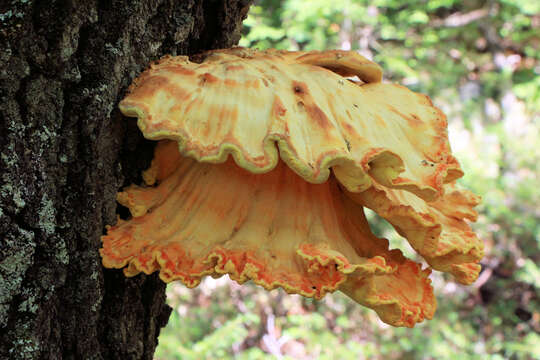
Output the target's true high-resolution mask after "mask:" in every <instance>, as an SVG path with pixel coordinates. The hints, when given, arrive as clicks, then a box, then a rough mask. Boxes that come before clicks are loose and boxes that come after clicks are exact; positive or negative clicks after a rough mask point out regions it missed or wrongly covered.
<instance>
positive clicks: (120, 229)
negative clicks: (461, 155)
mask: <svg viewBox="0 0 540 360" xmlns="http://www.w3.org/2000/svg"><path fill="white" fill-rule="evenodd" d="M346 76H347V77H351V76H356V77H357V78H358V80H350V79H348V78H346ZM381 77H382V72H381V69H380V67H379V66H378V65H376V64H375V63H373V62H371V61H369V60H367V59H365V58H363V57H362V56H360V55H358V54H357V53H355V52H347V51H335V50H334V51H327V52H285V51H277V50H268V51H255V50H249V49H243V48H234V49H225V50H216V51H212V52H207V53H204V54H201V55H199V56H195V57H194V58H193V59H192V61H190V60H189V59H188V58H187V57H165V58H163V59H162V60H160V61H159V62H158V63H156V64H153V65H152V66H151V67H150V69H148V70H147V71H145V72H144V73H143V74H142V75H141V76H140V77H139V78H138V79H137V80H136V81H135V82H134V84H133V85H132V86H131V88H130V94H129V95H128V96H127V97H126V98H125V99H124V100H123V101H122V102H121V103H120V109H121V111H122V112H123V113H124V114H125V115H127V116H134V117H137V118H138V125H139V128H140V129H141V131H142V132H143V134H144V136H145V137H147V138H149V139H154V140H162V141H160V142H159V143H158V145H157V147H156V150H155V155H154V159H153V161H152V165H151V167H150V169H148V170H147V171H146V172H145V173H144V174H143V179H144V181H145V183H146V185H143V186H137V185H131V186H129V187H127V188H126V189H124V191H122V192H120V193H119V194H118V201H119V202H120V203H121V204H122V205H125V206H127V207H128V208H129V209H130V211H131V214H132V216H133V218H132V219H130V220H127V221H123V220H119V222H118V223H117V225H115V226H112V227H109V228H108V232H107V235H105V236H104V237H103V239H102V240H103V248H102V249H101V255H102V258H103V264H104V266H106V267H113V268H122V267H126V266H127V267H126V268H125V270H124V271H125V273H126V275H128V276H132V275H136V274H138V273H139V272H141V271H142V272H144V273H147V274H150V273H152V272H154V271H159V272H160V277H161V278H162V279H163V280H164V281H172V280H181V281H182V282H183V283H184V284H186V285H187V286H191V287H192V286H196V285H197V284H199V282H200V280H201V278H202V277H204V276H206V275H211V276H220V275H222V274H229V275H230V277H231V278H232V279H233V280H236V281H238V282H240V283H242V282H245V281H247V280H253V281H254V282H255V283H257V284H259V285H261V286H263V287H265V288H266V289H273V288H275V287H278V286H279V287H282V288H284V289H285V290H286V291H287V292H290V293H298V294H301V295H304V296H309V297H315V298H318V299H320V298H322V297H323V296H324V295H325V294H326V293H328V292H333V291H335V290H341V291H343V292H344V293H346V294H347V295H349V296H350V297H351V298H353V299H354V300H355V301H357V302H358V303H360V304H363V305H365V306H368V307H371V308H373V309H374V310H375V311H377V313H378V314H379V316H380V317H381V319H382V320H383V321H385V322H387V323H389V324H392V325H395V326H414V324H415V323H416V322H419V321H422V320H423V319H425V318H431V317H432V316H433V313H434V311H435V307H436V304H435V298H434V296H433V291H432V288H431V285H430V280H429V279H428V275H429V273H430V269H424V270H423V269H422V266H421V265H420V264H417V263H415V262H413V261H411V260H408V259H406V258H405V257H404V256H403V255H402V253H401V252H400V251H399V250H389V249H388V241H387V240H385V239H380V238H377V237H375V236H374V235H373V234H372V233H371V231H370V229H369V225H368V223H367V221H366V219H365V216H364V212H363V206H366V207H369V208H371V209H373V210H374V211H376V212H378V213H379V214H380V215H381V216H382V217H384V218H386V219H387V220H388V221H389V222H390V223H391V224H392V225H394V227H395V228H396V229H397V230H398V232H399V233H400V234H401V235H402V236H404V237H406V238H407V240H408V241H409V242H410V243H411V245H412V246H413V248H414V249H415V250H416V251H417V252H418V253H419V254H420V255H422V256H423V257H424V258H425V259H426V261H427V262H428V264H429V265H430V266H431V267H433V268H434V269H436V270H440V271H446V272H449V273H452V274H453V275H454V276H455V277H456V278H457V280H458V281H460V282H462V283H471V282H472V281H474V280H475V278H476V277H477V275H478V271H479V265H478V261H479V259H480V258H481V256H482V244H481V242H480V241H479V240H478V238H477V237H476V236H475V235H474V233H472V231H471V230H470V227H469V225H468V224H467V223H466V221H465V220H464V219H468V220H471V221H474V220H475V218H476V213H475V212H474V210H473V207H474V205H476V204H477V202H478V198H477V197H476V196H474V195H472V194H471V193H469V192H467V191H464V190H459V189H457V188H456V186H455V184H454V183H455V180H456V179H457V178H459V177H461V176H462V175H463V172H462V171H461V169H460V167H459V164H458V162H457V160H456V159H455V158H454V157H453V156H452V155H451V151H450V146H449V143H448V136H447V133H446V131H447V130H446V127H447V124H446V119H445V116H444V114H443V113H442V112H441V111H440V110H439V109H437V108H436V107H434V106H433V104H432V103H431V101H430V100H429V98H428V97H427V96H425V95H420V94H416V93H414V92H412V91H410V90H408V89H407V88H405V87H402V86H399V85H394V84H384V83H381V82H380V80H381ZM229 154H230V155H231V157H229V156H228V155H229ZM331 174H333V175H334V176H330V175H331Z"/></svg>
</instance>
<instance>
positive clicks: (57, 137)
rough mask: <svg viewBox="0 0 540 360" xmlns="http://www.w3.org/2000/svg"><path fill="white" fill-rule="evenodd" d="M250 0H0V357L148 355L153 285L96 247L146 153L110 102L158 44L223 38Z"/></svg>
mask: <svg viewBox="0 0 540 360" xmlns="http://www.w3.org/2000/svg"><path fill="white" fill-rule="evenodd" d="M248 6H249V1H244V0H226V1H215V0H204V1H198V0H186V1H175V0H155V1H150V0H137V1H97V0H94V1H91V0H63V1H60V0H54V1H30V0H26V1H25V0H21V1H10V2H8V1H6V2H0V48H1V51H0V134H1V135H0V169H1V171H0V358H9V359H60V358H67V359H71V358H73V359H102V358H106V359H108V358H111V359H115V358H120V359H151V358H152V354H153V352H154V350H155V346H156V344H157V336H158V334H159V329H160V328H161V327H162V326H164V325H165V324H166V322H167V319H168V316H169V312H170V308H168V306H167V305H166V304H165V295H164V289H165V285H164V284H163V283H162V282H161V281H160V280H159V279H158V278H157V277H156V276H155V275H152V276H144V275H141V276H138V277H135V278H132V279H126V278H125V277H124V276H123V275H122V273H121V272H120V271H118V270H105V269H103V267H102V266H101V261H100V258H99V254H98V249H99V247H100V236H101V235H102V233H103V229H104V226H105V225H106V224H113V223H114V222H115V221H116V216H117V213H116V212H117V206H116V202H115V194H116V192H117V190H118V189H119V188H120V187H121V186H122V185H123V184H127V183H132V182H136V181H138V180H140V178H139V177H140V171H141V170H142V169H144V168H145V167H147V166H148V164H149V161H150V159H151V156H152V154H151V150H152V144H151V142H148V141H145V140H144V139H143V138H142V136H141V135H140V133H139V131H138V130H137V128H136V126H135V124H134V122H133V121H130V120H129V119H126V118H123V117H122V116H121V115H120V113H119V112H118V110H117V104H118V101H119V100H120V99H121V98H122V96H123V95H124V94H125V91H126V88H127V86H128V85H129V83H130V82H131V81H132V79H133V78H134V77H135V76H137V75H138V74H139V73H140V72H141V71H142V70H144V68H145V67H146V66H147V65H148V64H149V63H150V62H151V61H153V60H156V59H158V58H159V57H160V56H162V55H164V54H167V53H171V54H194V53H197V52H199V51H202V50H207V49H212V48H219V47H229V46H232V45H234V44H235V43H236V42H237V41H238V39H239V29H240V24H241V21H242V19H243V18H244V17H245V15H246V13H247V10H248Z"/></svg>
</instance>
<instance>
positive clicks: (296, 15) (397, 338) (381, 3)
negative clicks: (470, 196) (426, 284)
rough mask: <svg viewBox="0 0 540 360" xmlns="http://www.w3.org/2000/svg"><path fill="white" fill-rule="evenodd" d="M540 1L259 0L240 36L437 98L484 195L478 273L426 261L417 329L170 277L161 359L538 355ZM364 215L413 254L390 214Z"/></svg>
mask: <svg viewBox="0 0 540 360" xmlns="http://www.w3.org/2000/svg"><path fill="white" fill-rule="evenodd" d="M538 13H540V2H539V1H536V0H519V1H517V0H493V1H487V2H486V1H482V0H469V1H458V0H430V1H427V0H414V1H407V2H403V1H398V0H370V1H367V0H331V1H328V0H310V1H306V0H284V1H280V0H261V1H255V4H254V5H253V6H252V7H251V10H250V13H249V16H248V18H247V19H246V21H245V22H244V36H243V38H242V40H241V42H240V44H241V45H242V46H248V47H255V48H261V49H264V48H269V47H274V48H278V49H289V50H311V49H319V50H323V49H328V48H342V49H352V50H357V51H359V52H361V53H362V54H364V55H365V56H367V57H370V58H372V59H373V60H374V61H376V62H378V63H379V64H381V66H382V67H383V69H384V71H385V81H392V82H399V83H402V84H404V85H406V86H408V87H409V88H411V89H412V90H414V91H418V92H423V93H427V94H429V95H430V96H431V97H432V99H433V101H434V103H435V104H436V105H437V106H439V107H441V108H442V109H443V111H444V112H445V113H446V114H447V116H448V120H449V136H450V141H451V144H452V147H453V151H454V153H455V155H456V157H457V158H458V159H459V160H460V162H461V165H462V167H463V169H464V171H465V177H464V178H463V179H461V180H460V184H462V185H463V186H465V187H467V188H469V189H471V190H472V191H474V192H475V193H477V194H479V195H481V196H482V198H483V202H482V204H481V205H480V206H479V207H478V211H479V219H478V222H477V223H476V224H475V225H474V229H475V231H476V232H477V233H479V234H480V235H481V237H482V238H483V239H484V240H485V244H486V257H485V258H484V260H483V262H482V265H483V267H484V272H483V273H482V275H481V280H479V282H477V284H476V285H473V286H470V287H464V286H460V285H456V284H454V283H452V280H451V279H450V278H449V277H448V276H446V275H441V274H439V273H434V274H433V275H432V278H433V284H434V287H435V292H436V296H437V300H438V304H439V305H438V310H437V312H436V314H435V317H434V319H433V320H430V321H428V322H426V323H424V324H420V325H417V326H416V327H415V328H414V329H405V328H392V327H389V326H387V325H384V324H382V323H381V322H380V321H379V320H378V318H377V317H376V315H375V314H374V313H373V312H372V311H370V310H367V309H365V308H363V307H361V306H359V305H357V304H355V303H353V302H352V301H351V300H349V299H348V298H346V297H345V296H343V295H341V294H339V293H336V294H332V295H331V296H327V297H326V298H325V299H324V300H322V301H314V300H311V299H303V298H301V297H299V296H290V295H286V294H285V293H284V292H282V291H272V292H270V293H268V292H265V291H263V290H261V289H260V288H258V287H255V286H253V285H249V284H247V285H243V286H242V287H239V286H237V285H234V284H231V283H229V282H222V281H218V282H215V281H213V280H211V281H206V282H205V283H204V284H203V285H202V286H201V287H199V288H197V289H195V290H191V291H189V290H187V289H185V288H183V287H182V286H181V285H179V284H175V285H173V286H171V287H170V289H169V296H170V303H171V305H172V306H173V307H175V309H176V311H175V312H174V314H173V316H172V317H171V320H170V322H169V326H168V327H167V328H166V329H165V330H164V331H163V334H162V336H161V337H160V346H159V347H158V351H157V353H156V356H157V358H158V359H162V360H165V359H205V358H206V359H232V358H234V359H275V358H276V357H279V356H282V358H283V359H314V358H316V359H365V358H369V359H438V360H441V359H456V358H458V357H459V358H460V359H464V360H465V359H471V360H472V359H494V360H495V359H497V360H499V359H524V360H525V359H533V358H536V359H538V358H540V346H538V344H540V336H539V335H538V334H539V333H540V300H539V296H538V291H539V287H540V282H539V281H540V280H539V279H540V268H539V264H540V207H539V205H538V204H540V186H539V185H540V183H539V179H540V167H539V166H538V165H539V164H540V150H539V149H540V148H539V144H540V51H539V50H538V49H539V48H540V35H539V32H538V28H539V17H538ZM368 219H369V221H370V223H371V225H372V228H373V231H374V232H375V233H376V234H377V235H379V236H385V237H387V238H389V240H390V244H391V246H393V247H399V248H400V249H401V250H402V251H403V252H404V253H405V255H406V256H408V257H415V260H417V261H420V260H421V259H419V258H418V257H417V255H415V252H414V251H413V250H412V249H411V248H410V246H408V244H407V243H406V241H404V239H402V238H401V237H400V236H399V235H397V233H396V232H395V231H394V230H393V229H392V227H391V226H390V225H389V224H388V223H386V222H385V221H384V220H382V219H380V218H379V217H378V216H376V215H375V214H374V213H372V212H368ZM269 319H274V320H275V322H272V321H270V320H269ZM271 354H274V355H271Z"/></svg>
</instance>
